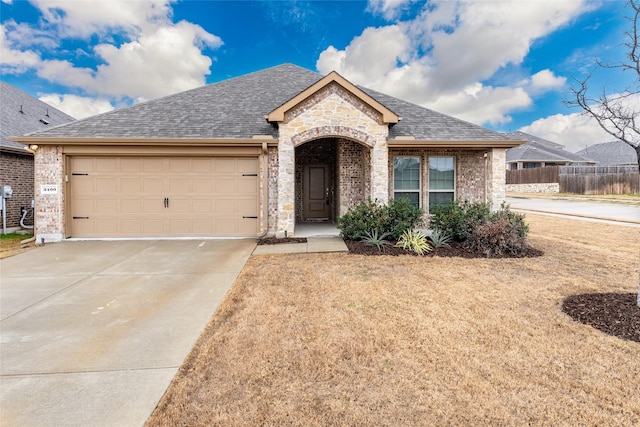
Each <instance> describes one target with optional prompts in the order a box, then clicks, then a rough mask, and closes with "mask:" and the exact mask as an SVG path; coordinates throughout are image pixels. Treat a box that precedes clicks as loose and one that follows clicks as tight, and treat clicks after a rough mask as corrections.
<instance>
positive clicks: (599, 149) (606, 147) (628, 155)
mask: <svg viewBox="0 0 640 427" xmlns="http://www.w3.org/2000/svg"><path fill="white" fill-rule="evenodd" d="M576 154H579V155H581V156H584V157H586V158H588V159H591V160H593V161H595V162H596V164H597V165H598V166H611V165H637V164H638V155H637V153H636V150H634V149H633V147H632V146H630V145H629V144H627V143H625V142H622V141H611V142H604V143H601V144H594V145H591V146H589V147H587V148H584V149H582V150H580V151H578V152H577V153H576Z"/></svg>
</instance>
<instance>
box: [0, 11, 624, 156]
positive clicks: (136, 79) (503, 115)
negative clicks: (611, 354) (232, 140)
mask: <svg viewBox="0 0 640 427" xmlns="http://www.w3.org/2000/svg"><path fill="white" fill-rule="evenodd" d="M0 1H1V3H0V8H1V9H0V16H1V20H2V30H1V31H0V37H1V38H0V43H1V44H0V46H1V49H2V50H1V52H0V71H1V79H2V80H4V81H6V82H8V83H11V84H13V85H14V86H16V87H18V88H19V89H21V90H23V91H25V92H27V93H29V94H31V95H32V96H34V97H37V98H39V99H41V100H43V101H45V102H48V103H49V104H51V105H53V106H55V107H56V108H59V109H61V110H63V111H65V112H66V113H68V114H70V115H72V116H74V117H77V118H81V117H85V116H88V115H93V114H97V113H100V112H105V111H108V110H110V109H114V108H122V107H125V106H128V105H131V104H132V103H134V102H140V101H143V100H149V99H153V98H156V97H159V96H165V95H168V94H171V93H175V92H179V91H182V90H187V89H190V88H193V87H197V86H201V85H204V84H209V83H214V82H217V81H220V80H224V79H227V78H231V77H236V76H240V75H243V74H246V73H249V72H253V71H257V70H260V69H263V68H267V67H271V66H275V65H279V64H282V63H285V62H289V63H294V64H297V65H299V66H302V67H305V68H308V69H311V70H314V71H318V72H320V73H321V74H326V73H328V72H330V71H332V70H336V71H338V72H339V73H340V74H342V75H343V76H344V77H346V78H347V79H349V80H351V81H352V82H354V83H356V84H361V85H363V86H366V87H370V88H372V89H376V90H379V91H381V92H385V93H388V94H390V95H393V96H397V97H399V98H403V99H406V100H408V101H411V102H414V103H417V104H420V105H423V106H425V107H429V108H432V109H435V110H437V111H441V112H443V113H447V114H451V115H453V116H455V117H459V118H462V119H464V120H468V121H471V122H473V123H477V124H480V125H482V126H485V127H488V128H490V129H494V130H498V131H516V130H523V131H526V132H529V133H532V134H534V135H536V136H539V137H542V138H547V139H550V140H553V141H556V142H559V143H561V144H565V146H566V147H567V149H568V150H570V151H577V150H579V149H581V148H584V146H586V145H590V144H593V143H599V142H604V141H608V140H610V139H611V138H610V137H608V136H607V135H606V134H604V133H603V132H602V131H601V130H600V129H599V128H598V127H597V125H596V124H595V123H594V122H592V121H591V120H589V119H588V118H587V117H585V116H583V115H580V114H579V111H578V110H576V109H569V108H567V107H566V106H565V105H564V104H563V102H562V101H563V99H567V98H568V97H569V96H570V91H569V87H570V85H571V84H572V82H573V79H574V78H578V79H582V78H584V77H585V76H586V75H587V74H588V73H592V72H594V71H595V70H597V68H596V67H595V61H594V58H596V57H598V58H600V59H603V60H610V61H616V60H620V59H622V58H623V56H624V53H625V51H624V48H623V47H622V46H621V44H622V43H623V42H624V36H623V32H624V31H625V30H626V29H627V26H628V25H629V23H628V21H626V20H625V19H624V16H625V14H628V13H629V12H628V11H627V10H626V9H625V2H624V1H615V0H613V1H612V0H608V1H599V0H598V1H596V0H592V1H582V0H514V1H509V0H476V1H474V0H468V1H454V0H446V1H428V2H424V1H413V0H369V1H368V2H367V1H288V0H282V1H274V2H267V1H258V2H251V1H205V0H201V1H195V0H183V1H169V0H148V1H147V0H135V1H132V0H97V1H96V0H93V1H91V0H89V1H81V0H29V1H26V0H0ZM632 77H633V76H630V75H629V76H627V75H624V74H620V73H617V72H614V71H609V72H608V73H598V72H595V73H594V75H593V78H592V79H593V80H592V86H593V87H594V88H596V89H600V88H601V87H606V88H607V90H608V91H609V92H613V93H615V92H621V91H623V90H624V89H625V87H626V86H628V85H629V84H634V83H636V82H635V81H633V80H632V79H631V78H632ZM627 79H629V80H627Z"/></svg>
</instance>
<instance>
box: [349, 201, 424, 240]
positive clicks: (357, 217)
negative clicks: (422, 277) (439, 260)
mask: <svg viewBox="0 0 640 427" xmlns="http://www.w3.org/2000/svg"><path fill="white" fill-rule="evenodd" d="M421 223H422V210H421V209H418V208H416V207H415V206H413V205H412V204H411V202H410V201H409V200H408V199H400V200H394V199H391V200H389V203H388V204H387V205H385V204H382V203H379V202H378V201H373V200H371V199H368V200H366V201H363V202H360V203H358V204H357V205H356V206H354V207H353V208H351V209H350V210H349V212H347V213H346V214H345V215H343V216H341V217H340V218H338V229H339V230H340V235H341V236H342V237H343V238H344V239H347V240H359V239H360V238H361V237H362V236H365V235H367V233H372V232H373V231H376V232H377V233H378V235H382V234H388V236H389V239H391V240H397V239H398V238H399V237H400V235H401V234H402V233H403V232H404V231H405V230H411V229H413V228H415V227H417V226H419V225H421Z"/></svg>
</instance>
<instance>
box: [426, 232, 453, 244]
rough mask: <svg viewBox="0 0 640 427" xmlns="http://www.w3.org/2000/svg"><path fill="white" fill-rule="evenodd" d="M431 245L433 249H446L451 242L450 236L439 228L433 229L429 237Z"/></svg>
mask: <svg viewBox="0 0 640 427" xmlns="http://www.w3.org/2000/svg"><path fill="white" fill-rule="evenodd" d="M429 240H431V244H432V245H433V247H434V248H442V247H444V248H448V247H449V242H450V241H451V235H450V234H448V233H447V232H446V231H444V230H442V229H440V228H434V229H433V231H432V232H431V235H430V236H429Z"/></svg>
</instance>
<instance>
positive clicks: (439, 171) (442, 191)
mask: <svg viewBox="0 0 640 427" xmlns="http://www.w3.org/2000/svg"><path fill="white" fill-rule="evenodd" d="M455 188H456V183H455V169H454V162H453V157H430V158H429V209H431V207H432V206H435V205H442V204H447V203H449V202H452V201H453V200H454V198H455Z"/></svg>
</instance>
